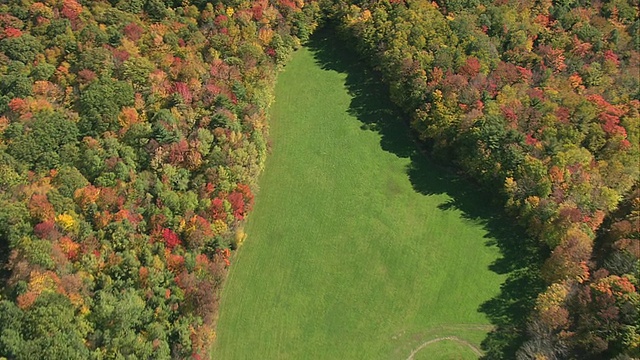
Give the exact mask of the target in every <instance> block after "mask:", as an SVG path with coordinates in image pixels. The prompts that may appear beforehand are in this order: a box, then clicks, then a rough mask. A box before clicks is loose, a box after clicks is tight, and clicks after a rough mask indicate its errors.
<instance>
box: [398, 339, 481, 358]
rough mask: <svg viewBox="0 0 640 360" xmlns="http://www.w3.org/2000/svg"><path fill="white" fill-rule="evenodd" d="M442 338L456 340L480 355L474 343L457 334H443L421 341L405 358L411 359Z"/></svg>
mask: <svg viewBox="0 0 640 360" xmlns="http://www.w3.org/2000/svg"><path fill="white" fill-rule="evenodd" d="M444 340H451V341H456V342H458V343H460V344H463V345H466V346H468V347H469V348H470V349H471V351H473V352H474V353H475V354H476V355H478V356H482V355H483V354H482V350H480V349H478V348H477V347H476V346H475V345H473V344H472V343H470V342H468V341H466V340H462V339H460V338H459V337H457V336H443V337H439V338H435V339H431V340H429V341H427V342H425V343H423V344H422V345H420V346H418V347H417V348H416V349H415V350H413V351H412V352H411V354H410V355H409V357H408V358H407V360H413V357H414V356H415V355H416V354H417V353H418V352H419V351H420V350H422V349H424V348H425V347H427V346H429V345H431V344H433V343H437V342H439V341H444Z"/></svg>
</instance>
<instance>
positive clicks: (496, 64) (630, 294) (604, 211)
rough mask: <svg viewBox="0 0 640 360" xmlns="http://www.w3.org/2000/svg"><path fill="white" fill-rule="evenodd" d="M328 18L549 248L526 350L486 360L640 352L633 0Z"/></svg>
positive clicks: (509, 0) (505, 0)
mask: <svg viewBox="0 0 640 360" xmlns="http://www.w3.org/2000/svg"><path fill="white" fill-rule="evenodd" d="M324 10H325V11H326V12H327V16H329V18H330V19H332V20H333V21H334V22H335V23H336V24H337V26H338V28H339V29H340V32H341V33H342V35H343V36H344V38H345V39H346V41H348V42H349V43H350V44H352V45H353V47H354V48H356V49H357V51H358V53H359V54H361V56H362V57H363V58H364V59H365V61H367V62H368V63H369V64H370V66H371V67H372V68H374V69H375V70H377V71H378V72H379V73H380V74H381V76H382V78H383V80H384V82H385V83H386V84H388V86H389V93H390V97H391V99H392V100H393V102H394V103H395V104H397V105H398V107H399V108H400V109H402V110H403V111H405V112H406V114H407V116H408V117H409V118H410V122H411V126H412V129H413V130H414V131H415V133H416V134H417V136H418V137H419V139H420V140H421V141H423V142H424V144H425V146H427V147H428V149H429V151H430V152H431V154H432V155H433V156H434V157H436V158H437V159H439V160H440V161H443V162H448V163H455V164H456V166H457V167H458V168H460V169H461V170H462V171H464V172H465V173H466V174H467V176H469V177H470V178H472V179H474V180H476V181H477V182H478V183H480V184H481V185H482V186H483V187H484V188H485V189H487V190H489V191H492V192H494V193H496V194H500V196H501V199H502V200H503V202H504V204H505V208H506V210H507V212H509V213H510V214H511V215H512V216H513V217H514V218H516V219H517V220H518V221H519V222H520V223H521V224H523V225H524V226H525V227H526V229H527V232H528V234H529V235H530V236H532V237H534V238H535V239H538V240H539V241H538V243H539V246H538V248H539V251H540V252H541V253H548V254H549V256H548V257H547V258H546V261H545V262H544V264H543V265H542V268H541V269H538V270H539V271H540V273H541V276H542V279H543V280H544V281H545V283H546V290H544V291H543V292H542V293H540V294H539V295H538V297H537V298H536V299H534V301H533V306H532V309H530V310H531V316H530V317H529V320H528V321H527V326H526V327H523V328H520V329H517V331H518V332H520V333H521V334H523V337H524V338H525V339H526V341H525V342H524V343H523V344H521V346H520V347H519V349H517V352H511V353H509V350H508V347H509V346H508V344H506V343H499V342H498V343H495V342H494V343H491V344H485V350H487V355H486V358H496V359H501V358H513V357H517V358H519V359H602V358H614V357H616V358H618V359H628V358H630V357H638V356H640V346H639V344H640V328H639V327H638V321H637V319H638V316H639V312H638V311H639V308H640V296H639V295H638V290H637V289H638V285H639V283H638V258H640V251H639V241H640V224H639V222H638V221H639V220H640V219H639V218H638V204H639V203H638V201H639V198H638V192H637V188H638V187H637V184H638V175H639V171H640V168H639V166H638V164H639V163H640V153H639V143H640V139H639V133H640V115H639V111H640V79H639V77H638V67H639V65H640V35H639V34H640V33H639V32H638V30H639V28H640V20H639V16H638V2H637V1H635V0H629V1H626V0H603V1H597V2H590V1H581V0H557V1H552V0H536V1H526V0H525V1H522V0H517V1H516V0H496V1H489V0H451V1H449V0H439V1H434V2H431V1H423V0H382V1H331V2H330V4H327V6H325V7H324ZM634 189H636V190H634ZM625 199H626V200H625ZM623 200H624V201H623ZM594 244H595V247H594ZM509 331H511V330H509Z"/></svg>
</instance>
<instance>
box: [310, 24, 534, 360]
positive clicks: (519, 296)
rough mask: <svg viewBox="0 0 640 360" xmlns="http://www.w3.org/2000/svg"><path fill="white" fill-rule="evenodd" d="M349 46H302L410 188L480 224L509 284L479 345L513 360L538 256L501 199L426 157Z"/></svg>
mask: <svg viewBox="0 0 640 360" xmlns="http://www.w3.org/2000/svg"><path fill="white" fill-rule="evenodd" d="M348 43H349V41H348V40H345V39H342V38H340V37H339V36H338V35H337V34H336V33H335V32H334V31H332V30H330V29H327V28H325V29H322V30H319V31H317V32H316V33H315V35H314V36H313V37H312V38H311V40H310V41H309V43H308V44H307V46H308V48H309V49H311V50H312V51H313V53H314V54H315V55H314V56H315V59H316V61H317V62H318V64H320V65H321V66H322V68H323V69H326V70H333V71H337V72H340V73H344V74H346V87H347V90H348V91H349V93H350V94H351V96H352V97H353V99H352V101H351V104H350V108H349V113H350V114H351V115H353V116H355V117H357V118H358V119H359V120H360V121H361V122H362V128H363V129H364V130H371V131H377V132H378V133H379V134H380V135H381V141H380V146H381V147H382V149H383V150H385V151H388V152H391V153H393V154H395V155H397V156H399V157H402V158H409V159H410V166H409V167H408V169H407V175H408V177H409V179H410V181H411V183H412V185H413V187H414V189H415V190H416V191H417V192H419V193H421V194H424V195H434V194H447V195H448V196H449V198H450V200H449V201H447V202H446V203H443V204H441V205H440V206H439V207H440V208H441V209H443V210H448V209H458V210H459V211H461V212H462V213H463V216H464V217H465V218H466V219H469V220H471V221H473V222H475V223H478V224H481V225H482V226H483V227H484V229H485V230H486V231H487V235H486V245H487V246H497V247H498V248H499V249H500V253H501V255H502V257H501V258H499V259H497V260H496V261H495V262H494V263H493V264H492V265H491V266H490V267H489V268H490V270H491V271H493V272H495V273H498V274H503V275H505V276H506V280H505V282H504V283H503V284H502V286H501V288H500V292H499V294H498V295H496V296H495V297H494V298H492V299H490V300H488V301H486V302H485V303H483V304H482V305H481V306H480V308H479V309H478V311H480V312H482V313H484V314H486V316H487V318H488V319H489V320H490V321H491V323H492V324H493V325H495V329H494V330H493V331H491V332H490V333H489V334H488V336H487V337H486V338H485V339H484V341H483V342H482V348H483V350H484V351H485V356H484V358H485V359H510V358H514V357H515V352H516V350H517V349H518V348H519V347H520V345H521V344H522V342H523V341H524V339H525V332H524V329H525V324H526V320H527V317H528V314H529V313H530V311H531V309H532V307H533V304H534V302H535V299H536V296H537V295H538V293H539V292H540V291H541V290H542V289H543V283H542V281H541V280H540V277H539V268H540V264H541V261H542V256H541V254H540V251H539V250H538V248H537V246H536V244H535V242H534V241H533V240H532V239H530V238H529V237H527V236H526V235H525V233H524V231H523V229H522V228H520V227H518V226H516V225H514V220H513V219H512V218H509V217H508V216H507V215H506V214H504V211H503V210H502V209H503V207H502V205H501V204H500V202H501V201H502V198H501V197H500V196H491V194H488V193H486V192H483V191H482V190H481V189H479V188H478V186H477V185H476V184H473V183H471V182H470V181H468V180H466V179H464V178H462V177H460V176H458V175H456V174H455V173H454V172H453V171H452V170H451V169H450V168H449V167H447V166H444V165H442V164H437V163H435V162H434V161H433V160H431V159H430V158H429V157H428V155H427V153H426V152H425V151H424V150H423V149H422V148H421V146H420V145H419V143H418V142H417V141H416V140H415V137H414V136H413V134H412V132H411V130H410V127H409V126H408V124H407V122H406V120H405V119H406V117H404V116H403V115H402V112H401V111H400V109H398V108H397V107H396V106H395V105H394V104H392V103H391V101H390V99H389V93H388V90H387V87H386V86H385V85H384V84H383V83H382V81H381V79H380V76H379V74H377V73H376V72H374V71H372V70H371V67H370V66H369V65H368V64H367V63H366V61H364V60H363V59H361V58H359V57H358V55H356V54H355V52H354V51H353V50H352V49H349V48H348V47H347V44H348Z"/></svg>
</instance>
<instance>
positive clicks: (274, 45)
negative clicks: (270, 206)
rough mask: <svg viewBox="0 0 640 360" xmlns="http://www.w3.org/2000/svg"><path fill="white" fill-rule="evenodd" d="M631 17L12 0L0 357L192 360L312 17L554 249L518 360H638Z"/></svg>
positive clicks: (592, 11)
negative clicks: (276, 95)
mask: <svg viewBox="0 0 640 360" xmlns="http://www.w3.org/2000/svg"><path fill="white" fill-rule="evenodd" d="M638 5H639V4H638V1H637V0H601V1H594V2H591V1H582V0H562V1H561V0H557V1H552V0H537V1H533V0H531V1H527V0H520V1H516V0H495V1H488V0H460V1H447V0H441V1H436V2H430V1H424V0H383V1H348V0H335V1H330V0H323V1H306V2H303V1H302V0H259V1H249V0H218V1H204V0H191V1H189V0H185V1H172V0H133V1H125V0H120V1H117V0H109V1H106V0H103V1H89V0H43V1H41V2H37V1H32V0H20V1H18V0H9V1H5V2H3V3H2V4H1V5H0V259H1V260H2V263H3V264H5V268H4V269H3V271H2V272H0V281H1V282H2V285H3V289H2V292H1V293H0V355H1V356H5V357H8V358H11V359H31V358H33V354H39V358H42V359H58V358H68V359H76V358H77V359H87V358H121V357H132V358H133V357H136V358H157V359H160V358H171V357H174V358H187V357H193V358H204V357H206V356H207V349H208V348H209V347H210V345H211V343H212V342H213V340H214V339H215V332H214V328H215V317H216V311H217V298H218V290H219V288H220V287H221V285H222V282H223V280H224V278H225V274H226V271H227V270H226V269H227V267H228V266H229V265H230V256H231V251H232V250H234V249H235V248H236V247H237V246H238V245H239V244H241V243H242V241H243V240H244V238H245V234H244V232H243V230H242V222H243V220H244V219H245V218H246V216H247V214H248V213H249V211H250V210H251V207H252V203H253V194H254V193H255V191H256V190H257V184H256V180H257V175H258V174H259V173H260V171H261V169H262V167H263V165H264V159H265V156H266V153H267V143H268V140H267V138H266V137H267V132H268V131H267V129H268V121H267V118H266V110H267V108H268V106H269V104H270V102H271V96H272V87H273V83H274V81H275V75H276V70H277V69H278V67H280V66H283V65H284V64H286V62H287V59H288V56H289V54H290V53H291V51H293V50H294V49H295V48H296V47H298V46H300V44H301V43H303V42H304V41H305V40H307V39H308V37H309V36H310V35H311V33H312V32H313V30H314V29H315V27H316V25H317V22H318V21H319V20H320V18H321V17H324V18H325V19H327V21H328V23H329V24H330V25H331V26H336V27H337V28H339V31H340V33H341V34H342V35H343V36H344V39H346V40H347V41H349V42H350V43H352V44H353V46H354V47H355V48H356V49H357V51H358V52H359V53H360V54H361V55H362V57H363V58H365V59H367V61H368V62H369V64H370V65H371V67H373V68H374V69H376V70H377V71H379V72H380V73H381V75H382V77H383V79H384V80H385V82H386V83H387V84H388V86H389V89H390V94H391V98H392V100H393V101H394V102H395V103H396V104H397V105H398V106H399V107H400V108H401V109H403V111H405V113H406V114H407V117H408V118H409V119H410V122H411V125H412V128H413V130H414V131H415V133H416V134H417V137H418V138H419V139H420V140H421V141H423V142H424V143H425V145H426V146H427V147H428V149H429V151H430V152H431V154H433V156H434V157H436V158H439V159H440V160H441V161H445V162H453V163H455V164H456V166H458V167H459V168H460V169H461V170H462V171H464V172H465V173H466V174H467V175H468V176H469V177H470V178H472V179H475V180H476V181H477V182H478V183H479V184H480V185H481V186H482V187H484V188H485V189H487V190H489V191H496V193H500V194H501V196H503V199H504V204H505V205H506V209H507V211H508V212H509V213H510V214H512V215H513V218H514V219H517V220H518V221H520V222H521V223H522V224H523V225H524V226H525V227H526V228H527V229H528V231H529V233H530V234H531V235H532V236H534V237H536V238H537V239H539V240H540V241H539V251H541V252H543V253H544V252H548V253H549V254H550V255H549V256H548V259H547V260H546V261H545V263H544V265H543V266H542V268H541V269H539V270H540V272H541V274H542V278H543V279H544V281H545V282H546V284H547V288H546V290H545V291H543V292H542V293H541V294H540V295H539V296H538V297H537V299H533V300H532V304H533V306H532V308H531V311H532V315H531V316H530V320H529V322H528V326H527V328H526V329H525V328H519V329H516V332H517V333H521V334H523V335H524V336H525V337H526V339H527V341H525V342H524V343H523V344H522V346H521V347H520V348H519V350H518V351H517V356H518V357H520V358H522V359H560V358H575V359H590V358H593V359H600V358H613V357H617V358H619V359H625V358H629V357H640V328H639V326H640V325H639V324H638V316H639V313H638V308H639V307H640V297H639V295H638V290H637V289H638V286H639V285H640V284H639V283H638V278H639V274H638V258H640V245H639V242H640V225H639V221H640V217H639V214H640V195H639V194H638V190H637V182H638V176H639V172H640V169H639V166H638V164H639V163H640V155H639V154H640V152H639V151H640V150H639V145H640V79H639V75H638V71H639V68H640V18H639V14H638ZM634 189H635V190H634ZM507 330H508V331H513V329H507ZM497 331H500V329H498V330H497ZM506 347H507V346H506V345H505V344H504V343H499V342H493V343H491V344H487V345H486V349H485V350H486V351H487V355H486V356H487V357H488V358H501V357H504V356H505V354H506V351H507V350H506ZM512 355H514V356H515V355H516V354H512Z"/></svg>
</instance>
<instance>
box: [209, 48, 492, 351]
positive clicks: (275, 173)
mask: <svg viewBox="0 0 640 360" xmlns="http://www.w3.org/2000/svg"><path fill="white" fill-rule="evenodd" d="M363 68H364V67H363V66H362V65H361V64H359V63H357V62H355V61H354V60H353V59H351V58H350V57H349V55H348V54H347V53H344V52H342V51H341V50H336V49H335V47H334V46H333V45H332V42H331V39H330V38H317V39H316V40H315V41H314V42H312V43H311V45H310V46H309V47H307V48H303V49H301V50H299V51H298V52H297V53H295V54H294V56H293V59H292V60H291V62H290V63H289V64H288V65H287V68H286V70H285V71H284V72H283V73H282V74H280V76H279V79H278V84H277V87H276V102H275V104H274V105H273V107H272V118H273V121H272V128H271V137H272V146H273V151H272V154H270V157H269V158H268V161H267V164H266V170H265V172H264V174H263V176H262V178H261V179H260V185H261V191H260V192H259V194H258V195H257V200H256V205H255V209H254V212H253V213H252V214H251V215H250V218H249V220H248V223H247V226H246V232H247V234H248V238H247V240H246V242H245V243H244V245H243V247H242V248H241V249H240V250H239V251H238V252H237V255H236V257H235V258H234V259H233V263H232V266H231V271H230V274H229V278H228V280H227V283H226V286H225V289H224V291H223V294H222V301H221V310H220V318H219V322H218V329H217V335H218V339H217V343H216V347H215V349H214V352H213V354H212V355H213V358H214V359H224V360H233V359H279V360H280V359H404V358H406V357H407V355H408V354H410V353H411V351H412V350H414V349H416V348H417V347H419V346H420V345H421V344H422V343H424V341H425V339H433V338H438V337H456V338H458V339H463V340H464V341H466V342H468V343H470V344H472V345H473V346H474V347H476V348H477V347H478V346H479V343H480V341H481V340H482V339H483V338H484V337H485V336H486V333H487V328H488V324H489V323H488V321H487V319H486V318H485V315H484V314H482V313H480V312H479V310H478V308H479V307H480V305H481V304H482V303H483V302H485V301H487V300H488V299H490V298H491V297H493V296H494V295H495V294H497V293H498V292H499V287H500V283H501V281H502V280H503V277H502V276H500V275H497V274H496V273H494V272H492V271H491V270H489V266H490V265H491V264H492V262H494V261H495V260H496V258H497V257H498V255H499V254H498V250H497V248H495V246H493V245H491V244H492V243H494V241H493V239H492V238H491V236H492V235H491V234H490V231H489V230H488V229H487V226H486V223H485V221H484V220H483V219H482V218H481V217H480V218H479V217H477V216H470V215H469V213H468V212H467V211H465V210H464V209H467V208H469V207H477V208H478V209H480V213H481V212H482V207H483V206H484V204H485V203H484V200H482V199H476V198H475V195H474V191H473V189H471V190H469V185H468V184H466V183H464V182H463V181H461V180H459V179H457V178H455V177H451V176H450V175H447V174H446V172H445V171H443V170H442V169H440V168H438V167H436V166H434V165H433V164H431V163H430V162H429V161H428V160H426V158H424V156H422V154H421V153H420V152H419V151H418V150H417V149H416V148H415V147H414V145H413V142H412V141H411V140H410V138H409V137H408V136H407V130H406V128H405V126H404V125H403V123H402V121H401V120H400V119H399V118H398V116H397V115H396V113H395V112H394V110H393V108H392V107H391V106H390V105H389V103H388V102H387V101H385V98H386V95H385V94H384V92H383V91H382V90H381V88H380V87H379V85H378V84H377V82H376V80H375V78H374V77H372V76H370V75H369V74H367V73H366V72H365V71H364V70H363ZM460 204H465V206H464V207H463V209H462V210H461V209H460V208H461V206H460ZM461 323H463V324H469V326H465V327H455V326H450V325H451V324H461ZM455 345H456V346H459V345H458V344H455ZM438 346H446V345H444V344H439V345H438Z"/></svg>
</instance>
